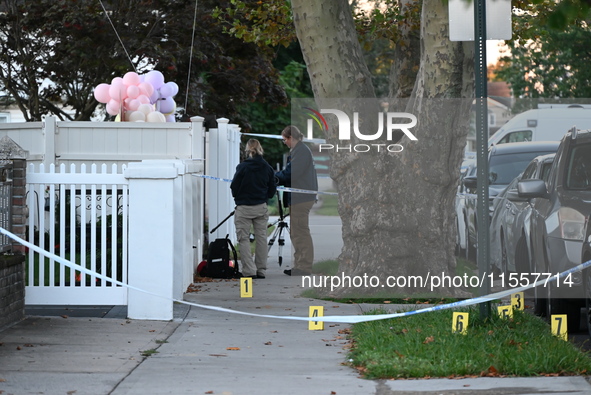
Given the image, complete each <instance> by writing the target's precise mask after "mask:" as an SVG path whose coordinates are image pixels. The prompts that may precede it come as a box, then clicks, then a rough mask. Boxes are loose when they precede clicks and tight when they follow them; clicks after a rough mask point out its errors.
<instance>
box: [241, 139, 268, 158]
mask: <svg viewBox="0 0 591 395" xmlns="http://www.w3.org/2000/svg"><path fill="white" fill-rule="evenodd" d="M244 152H245V153H246V156H248V157H249V158H252V157H253V156H255V155H259V156H263V147H262V146H261V143H260V142H259V141H258V140H257V139H250V140H248V141H247V142H246V148H244Z"/></svg>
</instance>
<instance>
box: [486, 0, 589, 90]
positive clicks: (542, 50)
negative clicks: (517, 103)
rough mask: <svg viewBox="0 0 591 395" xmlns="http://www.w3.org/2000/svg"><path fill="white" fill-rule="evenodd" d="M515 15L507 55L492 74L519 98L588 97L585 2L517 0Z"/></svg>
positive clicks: (586, 7)
mask: <svg viewBox="0 0 591 395" xmlns="http://www.w3.org/2000/svg"><path fill="white" fill-rule="evenodd" d="M517 7H519V8H516V9H515V11H514V16H513V29H514V33H513V37H514V38H513V39H512V40H509V41H506V44H507V46H508V48H509V51H510V55H508V56H503V57H501V58H500V60H499V64H498V65H497V67H496V68H495V78H496V79H497V80H503V81H506V82H508V83H509V84H510V86H511V88H512V90H513V94H514V96H515V97H518V98H533V99H535V98H553V99H560V98H588V97H591V70H590V69H589V66H588V64H589V59H590V58H591V57H590V55H591V52H590V51H589V50H588V43H589V40H590V39H591V29H590V28H589V25H588V20H587V19H586V18H587V17H588V11H589V6H588V4H587V3H583V2H572V1H567V2H560V3H557V2H554V1H549V0H543V1H537V2H533V3H530V2H519V4H518V5H517Z"/></svg>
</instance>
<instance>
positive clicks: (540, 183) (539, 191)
mask: <svg viewBox="0 0 591 395" xmlns="http://www.w3.org/2000/svg"><path fill="white" fill-rule="evenodd" d="M517 191H518V193H519V196H520V197H522V198H525V199H533V198H544V199H547V198H548V190H547V189H546V182H545V181H544V180H523V181H519V182H518V183H517Z"/></svg>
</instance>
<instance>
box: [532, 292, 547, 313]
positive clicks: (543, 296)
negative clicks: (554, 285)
mask: <svg viewBox="0 0 591 395" xmlns="http://www.w3.org/2000/svg"><path fill="white" fill-rule="evenodd" d="M547 305H548V294H547V292H546V287H544V286H543V285H539V286H537V287H535V288H534V314H535V315H537V316H540V317H545V316H546V313H547V310H548V309H547Z"/></svg>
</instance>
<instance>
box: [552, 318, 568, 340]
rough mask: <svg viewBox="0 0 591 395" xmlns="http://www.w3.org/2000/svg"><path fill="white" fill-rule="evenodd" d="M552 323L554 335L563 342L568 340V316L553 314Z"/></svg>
mask: <svg viewBox="0 0 591 395" xmlns="http://www.w3.org/2000/svg"><path fill="white" fill-rule="evenodd" d="M550 322H551V324H552V334H553V335H555V336H558V337H559V338H561V339H562V340H568V326H567V324H566V314H552V317H551V319H550Z"/></svg>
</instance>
